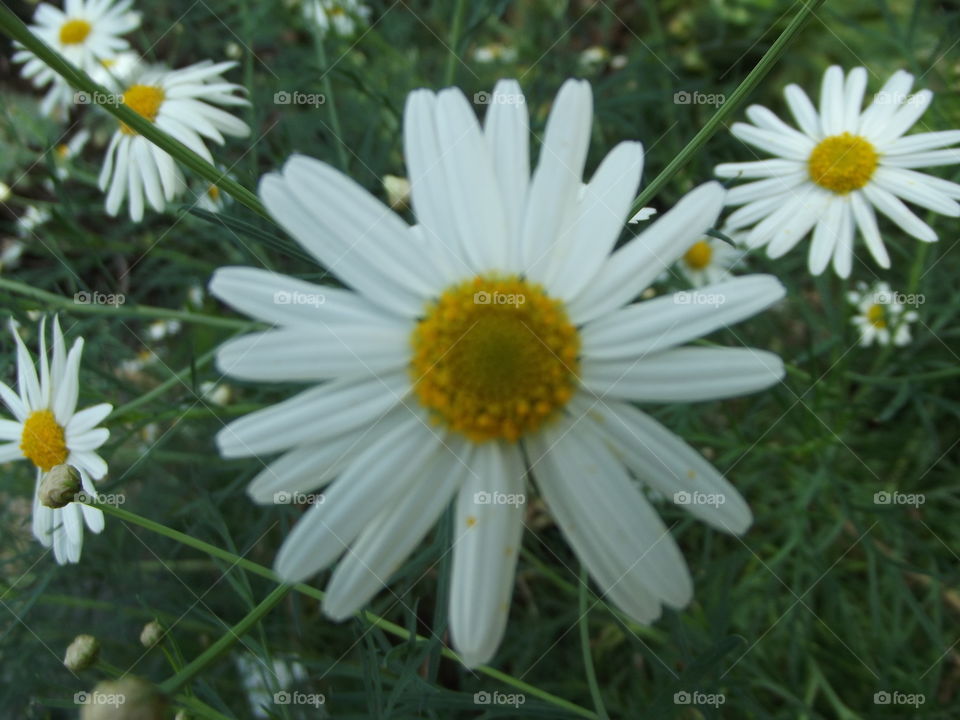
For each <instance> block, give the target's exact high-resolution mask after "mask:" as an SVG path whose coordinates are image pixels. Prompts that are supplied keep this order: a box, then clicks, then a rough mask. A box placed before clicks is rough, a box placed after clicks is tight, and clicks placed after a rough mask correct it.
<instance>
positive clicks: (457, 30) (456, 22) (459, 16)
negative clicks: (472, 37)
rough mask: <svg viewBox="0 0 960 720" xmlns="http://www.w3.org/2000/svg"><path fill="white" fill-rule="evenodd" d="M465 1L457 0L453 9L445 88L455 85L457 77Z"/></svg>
mask: <svg viewBox="0 0 960 720" xmlns="http://www.w3.org/2000/svg"><path fill="white" fill-rule="evenodd" d="M464 5H465V3H464V1H463V0H456V4H455V5H454V8H453V23H452V24H451V27H450V47H448V48H447V50H448V54H447V67H446V69H445V70H444V73H443V84H444V85H445V86H450V85H453V82H454V80H455V79H456V77H457V63H458V62H460V57H459V55H457V47H458V46H459V45H460V36H461V35H462V34H463V11H464Z"/></svg>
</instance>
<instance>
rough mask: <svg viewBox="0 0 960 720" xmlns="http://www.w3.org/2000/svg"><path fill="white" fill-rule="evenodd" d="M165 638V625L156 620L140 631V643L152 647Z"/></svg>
mask: <svg viewBox="0 0 960 720" xmlns="http://www.w3.org/2000/svg"><path fill="white" fill-rule="evenodd" d="M162 639H163V626H162V625H161V624H160V623H159V622H157V621H156V620H151V621H150V622H148V623H147V624H146V625H144V626H143V630H141V631H140V644H141V645H143V646H144V647H145V648H151V647H153V646H154V645H156V644H157V643H158V642H160V641H161V640H162Z"/></svg>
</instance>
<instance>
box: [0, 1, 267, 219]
mask: <svg viewBox="0 0 960 720" xmlns="http://www.w3.org/2000/svg"><path fill="white" fill-rule="evenodd" d="M0 30H2V31H3V32H4V33H5V34H7V35H9V36H10V37H11V38H12V39H13V40H16V41H17V42H19V43H20V44H21V45H23V46H24V47H25V48H27V49H28V50H29V51H30V52H32V53H33V54H34V55H36V56H37V57H38V58H40V59H41V60H42V61H43V62H44V63H46V65H47V66H48V67H50V69H51V70H53V71H54V72H56V73H57V74H58V75H60V76H61V77H62V78H63V79H64V80H66V81H67V83H69V85H70V86H71V87H72V88H74V89H75V90H80V91H82V92H85V93H87V94H88V95H89V96H90V99H91V101H92V104H95V105H99V106H100V107H102V108H103V109H104V110H106V111H107V112H108V113H110V114H111V115H113V116H114V117H115V118H117V120H119V121H120V122H122V123H124V124H125V125H127V126H129V127H131V128H132V129H134V130H136V131H137V133H138V134H140V135H143V137H145V138H146V139H147V140H149V141H150V142H152V143H153V144H154V145H156V146H157V147H159V148H160V149H161V150H164V151H165V152H167V153H169V154H170V155H172V156H173V157H174V158H175V159H176V160H178V161H179V162H180V163H181V164H183V165H184V166H185V167H186V168H188V169H189V170H191V171H193V172H195V173H196V174H197V175H199V176H200V177H202V178H204V179H205V180H209V181H210V182H211V183H212V184H214V185H216V186H217V187H218V188H220V189H221V190H223V191H224V192H226V193H229V194H230V195H232V196H233V197H234V198H235V199H236V200H237V202H239V203H241V204H243V205H245V206H247V207H248V208H250V209H251V210H253V211H254V212H255V213H257V214H259V215H262V216H263V217H269V215H267V211H266V210H265V209H264V207H263V205H261V204H260V200H258V199H257V196H256V195H255V194H254V193H252V192H251V191H249V190H247V189H246V188H245V187H243V186H242V185H241V184H240V183H238V182H237V181H236V180H234V179H232V178H230V177H228V176H227V175H225V174H224V173H222V172H221V171H220V170H218V169H217V168H216V167H215V166H214V165H212V164H210V163H209V162H207V161H206V160H205V159H204V158H202V157H200V155H198V154H197V153H195V152H194V151H193V150H191V149H190V148H188V147H187V146H186V145H184V144H183V143H181V142H180V141H179V140H175V139H174V138H172V137H171V136H170V135H167V133H165V132H163V131H162V130H160V129H159V128H158V127H157V126H156V125H154V124H153V123H152V122H150V121H149V120H147V119H146V118H145V117H143V116H142V115H140V114H138V113H136V112H134V111H133V110H131V109H130V108H128V107H126V106H125V105H123V104H120V103H116V104H114V103H110V102H103V103H101V102H98V100H99V99H100V98H103V99H104V100H107V98H109V97H112V96H113V95H114V93H111V92H110V91H109V90H107V89H106V88H105V87H103V86H102V85H99V84H98V83H96V82H94V81H93V79H92V78H91V77H90V76H89V75H87V74H86V73H85V72H83V70H81V69H79V68H77V67H75V66H73V65H71V64H70V63H69V62H67V61H66V60H65V59H64V58H63V57H62V56H60V55H59V54H58V53H57V52H56V51H55V50H53V49H52V48H51V47H49V46H48V45H46V44H45V43H44V42H43V41H42V40H40V38H38V37H37V36H36V35H34V34H33V33H32V32H30V30H29V29H28V28H27V26H26V25H24V24H23V21H22V20H20V18H18V17H17V16H16V15H15V14H14V13H13V11H12V10H10V9H9V8H8V7H7V6H6V5H4V4H2V3H0Z"/></svg>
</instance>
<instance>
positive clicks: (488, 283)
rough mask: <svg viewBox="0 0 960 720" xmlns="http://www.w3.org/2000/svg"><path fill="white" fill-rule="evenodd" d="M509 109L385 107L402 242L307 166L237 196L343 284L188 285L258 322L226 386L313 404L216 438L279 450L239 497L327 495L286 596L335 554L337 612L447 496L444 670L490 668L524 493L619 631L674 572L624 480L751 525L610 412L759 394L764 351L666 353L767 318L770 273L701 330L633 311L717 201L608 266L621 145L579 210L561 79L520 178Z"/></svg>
mask: <svg viewBox="0 0 960 720" xmlns="http://www.w3.org/2000/svg"><path fill="white" fill-rule="evenodd" d="M522 97H523V96H522V94H521V90H520V87H519V85H518V84H517V83H516V82H513V81H501V82H500V83H499V84H498V85H497V87H496V89H495V91H494V95H493V101H492V102H491V104H490V105H489V106H488V110H487V116H486V120H485V124H484V127H482V128H481V126H480V124H479V123H478V122H477V119H476V116H475V115H474V112H473V109H472V108H471V106H470V103H469V102H468V101H467V99H466V98H465V97H464V96H463V94H462V93H461V92H460V91H459V90H457V89H447V90H443V91H441V92H439V93H436V94H435V93H433V92H430V91H427V90H418V91H415V92H413V93H412V94H411V95H410V96H409V98H408V99H407V105H406V110H405V116H404V145H405V155H406V162H407V171H408V172H407V174H408V176H409V178H410V182H411V185H412V201H413V209H414V212H415V214H416V216H417V219H418V221H419V223H420V224H419V225H418V226H416V227H412V228H411V227H409V226H407V225H406V224H405V223H404V222H403V220H401V219H400V218H399V217H398V216H397V215H396V214H394V212H393V211H392V210H390V209H389V208H388V207H386V206H385V205H384V204H383V203H381V202H380V201H379V200H377V199H376V198H374V197H373V196H372V195H371V194H369V193H368V192H367V191H366V190H364V189H363V188H361V187H360V186H359V185H358V184H356V183H355V182H354V181H353V180H351V179H349V178H348V177H346V176H344V175H342V174H341V173H340V172H338V171H337V170H335V169H333V168H332V167H330V166H329V165H326V164H324V163H322V162H319V161H317V160H313V159H311V158H308V157H304V156H294V157H292V158H291V159H290V160H289V161H287V163H286V164H285V166H284V168H283V171H282V172H281V173H274V174H270V175H267V176H266V177H264V178H263V179H262V180H261V183H260V188H259V190H260V197H261V198H262V200H263V203H264V205H265V207H266V208H267V209H268V210H269V212H270V213H271V214H272V215H273V217H275V218H276V219H277V221H278V222H279V223H280V225H282V226H283V227H284V228H285V229H286V230H287V231H288V232H289V233H290V234H291V235H292V236H293V237H294V238H296V240H297V241H298V242H299V243H301V244H302V245H303V247H304V248H306V249H307V250H308V251H309V252H310V253H311V254H312V255H313V256H314V257H316V259H317V260H318V262H319V263H320V264H321V265H323V266H325V267H327V268H329V269H330V271H331V272H334V273H336V274H337V276H338V277H339V278H340V279H341V280H342V281H343V282H344V283H345V284H346V285H347V286H348V287H349V288H350V289H337V288H331V287H326V286H318V285H313V284H310V283H308V282H303V281H300V280H296V279H293V278H291V277H287V276H284V275H279V274H276V273H273V272H269V271H266V270H259V269H253V268H240V267H234V268H222V269H220V270H218V271H217V273H216V274H215V275H214V277H213V279H212V281H211V284H210V290H211V292H212V293H213V294H214V295H216V296H217V297H219V298H221V299H222V300H224V301H225V302H227V303H229V304H230V305H232V306H233V307H234V308H236V309H237V310H239V311H241V312H243V313H246V314H248V315H250V316H252V317H254V318H257V319H259V320H261V321H263V322H266V323H269V324H271V325H274V326H275V327H273V328H272V329H270V330H267V331H265V332H261V333H255V334H252V335H247V336H244V337H241V338H238V339H235V340H232V341H229V342H227V343H225V344H224V345H223V346H222V347H221V348H220V350H219V352H218V356H217V362H218V366H219V368H220V369H221V370H222V371H223V372H224V373H227V374H230V375H233V376H234V377H237V378H241V379H245V380H255V381H281V382H289V381H302V382H314V383H319V384H316V385H315V386H313V387H311V388H310V389H307V390H305V391H303V392H301V393H300V394H299V395H296V396H295V397H293V398H291V399H289V400H286V401H284V402H282V403H280V404H278V405H275V406H273V407H270V408H267V409H264V410H260V411H258V412H255V413H252V414H250V415H248V416H246V417H244V418H241V419H239V420H237V421H235V422H233V423H231V424H230V425H229V426H228V427H227V428H225V429H224V430H223V431H221V432H220V433H219V435H218V436H217V442H218V445H219V448H220V451H221V453H222V454H223V455H224V456H225V457H244V456H263V455H269V454H273V453H283V454H282V455H281V456H280V457H279V458H278V459H276V460H275V461H273V462H271V463H270V464H269V465H268V466H267V467H266V468H265V469H264V470H263V471H262V472H261V473H260V474H259V475H258V476H257V478H256V479H255V480H254V481H253V482H252V484H251V486H250V488H249V492H250V495H251V496H252V497H253V498H254V499H255V500H257V501H259V502H271V501H272V500H273V498H274V495H275V493H284V496H285V497H289V493H311V492H313V491H315V490H317V489H318V488H321V487H323V486H325V485H327V484H328V483H329V484H330V485H329V488H327V489H326V490H324V491H323V494H324V497H325V502H323V503H315V504H314V505H313V507H312V508H311V509H310V510H308V511H307V512H306V514H305V515H304V517H303V518H302V519H301V520H300V521H299V523H298V524H297V526H296V527H295V529H294V530H293V532H292V533H291V534H290V536H289V537H288V538H287V540H286V541H285V542H284V544H283V547H282V549H281V550H280V553H279V555H278V557H277V561H276V567H277V570H278V572H279V573H280V575H281V576H282V577H283V578H285V579H288V580H294V579H297V580H299V579H303V578H306V577H309V576H311V575H313V574H315V573H317V572H319V571H321V570H323V569H324V568H327V567H329V566H330V565H332V564H333V563H334V562H335V561H336V560H337V559H338V558H339V557H340V556H341V555H342V556H343V557H342V559H341V561H340V562H339V564H337V567H336V569H335V570H334V572H333V576H332V578H331V580H330V583H329V585H328V587H327V593H326V597H325V600H324V605H323V607H324V610H325V612H326V613H327V614H328V615H329V616H330V617H332V618H335V619H343V618H346V617H349V616H350V615H351V614H352V613H354V612H356V611H357V610H358V609H359V608H361V607H363V606H364V605H365V604H366V603H367V602H368V601H369V600H370V598H371V597H372V596H373V595H374V594H375V593H376V592H377V591H378V589H380V588H381V587H382V586H383V585H384V584H385V583H386V581H387V580H389V578H390V576H391V574H392V573H393V572H394V570H396V569H397V568H398V567H399V565H400V564H401V563H402V562H403V561H404V559H405V558H406V556H407V555H408V554H409V553H410V552H411V551H412V550H413V549H414V548H415V547H416V545H417V544H418V543H419V542H420V540H421V539H422V538H423V537H424V536H425V534H426V533H427V532H428V531H429V530H430V528H431V527H432V526H433V525H434V523H435V522H436V520H437V518H438V517H439V516H440V514H441V513H442V512H443V510H444V508H445V507H446V506H447V505H448V503H449V502H450V501H451V500H453V501H454V503H455V508H456V509H455V517H456V531H455V538H454V543H453V550H452V552H453V571H452V572H453V575H452V583H451V597H450V610H449V612H450V626H451V632H452V638H453V644H454V646H455V647H456V648H457V649H458V651H459V652H460V654H461V656H462V658H463V660H464V662H465V663H466V664H467V665H468V666H475V665H477V664H479V663H482V662H485V661H487V660H489V659H490V658H491V656H492V655H493V653H494V651H495V650H496V648H497V646H498V644H499V642H500V638H501V637H502V635H503V632H504V628H505V626H506V622H507V615H508V611H509V604H510V598H511V595H512V587H513V575H514V569H515V565H516V561H517V552H518V546H519V543H520V536H521V531H522V528H523V517H524V502H525V496H526V493H527V482H526V478H527V476H528V475H530V474H532V475H533V476H535V478H536V480H537V485H538V487H539V490H540V493H541V494H542V496H543V497H544V499H545V500H546V503H547V506H548V507H549V508H550V509H551V510H552V512H553V514H554V516H555V518H556V519H557V522H558V524H559V526H560V528H561V530H562V531H563V533H564V534H565V535H566V537H567V539H568V540H569V541H570V544H571V545H572V546H573V549H574V551H575V552H576V553H577V555H578V556H579V557H580V558H581V560H582V561H583V562H584V564H585V565H586V566H587V567H588V569H589V571H590V573H591V575H592V576H593V578H594V580H595V581H596V582H597V584H598V585H599V587H600V590H601V592H602V594H603V595H604V596H606V597H607V598H609V599H610V600H611V601H612V602H613V603H615V604H616V605H618V606H619V607H620V608H622V609H623V610H624V611H625V612H627V613H628V614H629V615H630V616H631V617H633V618H635V619H636V620H637V621H640V622H650V621H652V620H654V619H655V618H657V617H658V616H659V614H660V610H661V605H662V604H666V605H668V606H671V607H677V608H679V607H683V606H684V605H685V604H686V603H687V602H688V601H689V600H690V596H691V590H692V587H691V580H690V575H689V573H688V571H687V568H686V565H685V563H684V560H683V557H682V556H681V554H680V551H679V549H678V548H677V546H676V544H675V543H674V541H673V539H672V537H671V536H670V533H669V532H668V531H667V528H666V527H665V526H664V524H663V523H662V522H661V521H660V519H659V518H658V517H657V515H656V513H655V512H654V510H653V509H652V508H651V506H650V504H649V502H648V501H647V499H646V497H645V495H644V492H643V490H642V485H641V484H639V483H637V482H635V481H634V480H633V479H632V478H631V473H633V474H634V475H635V476H636V477H637V478H639V479H641V480H642V482H643V483H645V484H647V485H649V486H651V487H655V488H662V489H667V490H669V493H670V494H672V493H674V492H676V491H689V492H691V493H696V492H699V493H715V494H719V495H722V496H723V498H724V499H725V502H723V504H719V503H718V504H717V505H716V506H709V505H706V504H688V505H685V507H686V508H687V509H688V510H690V511H691V512H693V513H694V514H695V515H698V516H700V517H702V518H703V519H704V520H706V521H707V522H709V523H711V524H713V525H715V526H717V527H719V528H720V529H723V530H727V531H730V532H735V533H740V532H743V531H744V530H745V529H746V528H747V527H748V526H749V524H750V522H751V515H750V510H749V508H748V507H747V505H746V503H745V502H744V501H743V499H742V498H741V497H740V495H739V494H738V493H737V491H736V490H735V489H734V488H733V487H732V486H731V485H730V484H729V483H728V482H727V481H726V480H725V479H724V478H723V477H722V476H721V475H720V474H719V473H718V472H717V471H716V470H714V469H713V468H712V467H711V466H710V465H709V463H707V462H706V461H705V460H704V459H703V458H702V457H701V456H700V455H699V454H698V453H697V452H696V451H694V450H693V449H691V448H690V447H689V446H687V445H686V443H684V442H683V440H681V439H680V438H679V437H677V436H676V435H674V434H673V433H671V432H670V431H668V430H667V429H665V428H664V427H662V426H661V425H660V424H659V423H657V422H656V421H655V420H653V419H652V418H651V417H649V416H647V415H645V414H644V413H643V412H641V411H640V410H638V409H637V408H635V407H634V406H633V405H632V404H631V403H632V402H647V403H662V402H687V401H699V400H713V399H717V398H725V397H731V396H734V395H740V394H743V393H749V392H754V391H756V390H760V389H762V388H765V387H768V386H769V385H771V384H773V383H775V382H777V380H778V379H779V378H780V377H781V376H782V373H783V367H782V363H781V362H780V360H779V358H777V357H776V356H775V355H773V354H771V353H768V352H763V351H759V350H753V349H749V348H723V347H686V346H684V343H687V342H688V341H690V340H693V339H696V338H699V337H701V336H702V335H704V334H706V333H709V332H711V331H713V330H715V329H717V328H720V327H723V326H725V325H728V324H731V323H734V322H738V321H740V320H743V319H744V318H746V317H749V316H751V315H753V314H755V313H756V312H758V311H760V310H761V309H763V308H765V307H767V306H768V305H770V304H771V303H773V302H775V301H776V300H778V299H779V298H780V297H782V295H783V293H784V290H783V287H782V286H781V285H780V283H779V282H778V281H777V280H776V279H775V278H773V277H771V276H756V275H754V276H750V277H743V278H738V279H735V280H730V281H728V282H726V283H723V284H720V285H716V286H714V288H713V292H715V293H717V294H722V295H723V296H724V298H725V300H726V302H725V303H724V304H723V305H722V306H721V307H720V308H719V309H717V308H715V307H709V308H708V307H706V306H703V305H697V304H682V303H681V302H679V301H677V300H676V298H675V297H673V296H665V297H662V298H658V299H656V300H652V301H650V302H642V303H637V304H631V303H632V301H633V300H634V299H635V298H637V296H638V295H640V293H641V292H642V291H643V290H644V288H645V287H647V286H648V285H649V284H650V283H651V282H652V281H653V280H654V279H655V278H656V277H657V276H658V275H659V274H660V273H661V272H662V271H663V270H664V269H665V268H667V267H669V266H670V265H671V264H672V263H673V262H675V261H676V260H677V259H678V258H679V257H680V256H682V255H683V253H684V252H686V251H687V249H688V248H689V247H690V245H691V244H693V242H694V241H695V240H696V239H697V238H699V237H700V236H701V235H702V234H703V233H704V231H706V230H707V229H708V228H710V227H711V226H712V225H713V223H714V221H715V220H716V218H717V216H718V214H719V212H720V209H721V207H722V205H723V197H724V191H723V188H722V187H721V186H720V185H719V184H718V183H708V184H706V185H703V186H701V187H699V188H697V189H696V190H694V191H693V192H691V193H690V194H688V195H687V196H686V197H684V198H683V199H682V200H681V201H680V202H679V203H678V204H677V206H676V207H674V208H673V209H672V210H671V211H670V212H668V213H665V214H664V215H663V217H661V218H660V219H659V220H658V221H657V222H656V223H655V224H653V225H651V226H650V227H649V228H648V229H647V230H646V231H645V232H643V233H641V234H640V235H639V236H638V237H637V238H636V239H635V240H633V241H631V242H629V243H627V244H626V245H624V246H623V247H621V248H619V249H617V250H616V251H614V245H615V243H616V241H617V239H618V237H619V235H620V232H621V229H622V228H623V225H624V221H625V220H626V217H627V214H628V212H629V209H630V205H631V201H632V200H633V198H634V196H635V194H636V188H637V185H638V184H639V181H640V173H641V166H642V163H643V151H642V148H641V146H640V144H639V143H635V142H625V143H622V144H620V145H619V146H617V147H616V148H615V149H614V150H613V151H612V152H610V154H609V155H608V156H607V157H606V158H605V159H604V160H603V162H602V163H601V164H600V166H599V167H598V169H597V170H596V172H595V173H594V174H593V177H592V179H591V180H590V182H589V183H588V184H587V185H586V187H585V188H583V189H582V183H581V176H582V173H583V169H584V164H585V160H586V156H587V148H588V145H589V139H590V126H591V119H592V117H591V116H592V97H591V91H590V86H589V85H588V84H587V83H586V82H583V81H573V80H571V81H568V82H567V83H566V84H565V85H564V86H563V88H562V89H561V91H560V93H559V95H558V96H557V98H556V101H555V102H554V104H553V107H552V110H551V113H550V117H549V119H548V122H547V127H546V130H545V133H544V140H543V146H542V149H541V151H540V162H539V165H538V167H537V168H536V170H535V171H534V173H533V176H532V177H531V176H530V172H529V155H528V142H529V139H528V136H529V131H528V125H527V111H526V105H525V103H523V102H519V101H517V99H518V98H519V99H522ZM511 99H513V101H511ZM558 208H560V209H562V210H563V212H558V211H557V209H558Z"/></svg>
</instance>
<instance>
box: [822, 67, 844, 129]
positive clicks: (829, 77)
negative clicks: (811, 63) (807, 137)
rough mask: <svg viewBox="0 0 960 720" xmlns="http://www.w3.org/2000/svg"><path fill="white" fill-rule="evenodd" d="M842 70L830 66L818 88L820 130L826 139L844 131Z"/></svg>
mask: <svg viewBox="0 0 960 720" xmlns="http://www.w3.org/2000/svg"><path fill="white" fill-rule="evenodd" d="M843 120H844V102H843V70H841V69H840V67H839V66H837V65H831V66H830V67H828V68H827V71H826V72H825V73H824V74H823V83H822V84H821V86H820V130H821V131H822V132H823V134H824V135H825V136H827V137H829V136H830V135H839V134H840V133H842V132H843V131H844V127H843Z"/></svg>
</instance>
